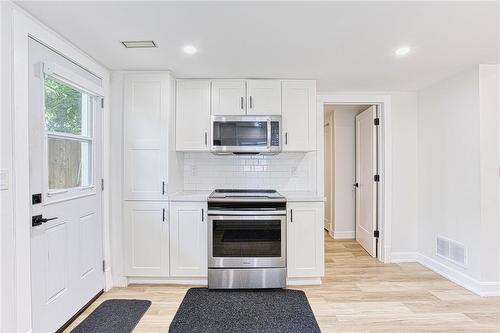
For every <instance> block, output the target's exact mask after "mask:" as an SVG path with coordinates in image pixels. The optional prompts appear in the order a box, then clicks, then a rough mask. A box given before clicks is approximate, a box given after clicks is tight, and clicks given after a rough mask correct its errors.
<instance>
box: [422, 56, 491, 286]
mask: <svg viewBox="0 0 500 333" xmlns="http://www.w3.org/2000/svg"><path fill="white" fill-rule="evenodd" d="M499 95H500V66H498V65H478V66H475V67H474V68H471V69H469V70H466V71H464V72H461V73H459V74H456V75H454V76H452V77H450V78H448V79H445V80H443V81H440V82H438V83H436V84H434V85H433V86H431V87H428V88H426V89H424V90H422V91H421V92H419V111H418V126H419V127H418V131H419V132H418V152H419V153H418V170H419V194H418V196H419V198H418V200H419V208H418V213H419V214H418V218H419V224H418V251H419V256H420V257H421V261H423V262H424V263H425V264H427V265H428V266H430V267H431V268H433V269H435V270H437V271H438V272H440V273H441V274H443V275H446V276H448V277H450V278H452V279H454V280H455V281H456V282H458V283H460V284H462V285H464V286H466V287H467V288H469V289H472V290H474V291H475V292H477V293H480V294H483V295H491V294H497V295H500V245H499V244H500V224H499V222H498V221H499V211H498V209H499V195H498V193H499V186H500V184H499V169H498V168H499V165H500V164H499V159H500V149H499V147H500V144H499V134H498V132H499V130H500V124H499V109H500V102H499V99H500V97H499ZM437 236H444V237H446V238H449V239H452V240H455V241H458V242H460V243H462V244H464V245H465V247H466V251H467V262H466V264H465V266H461V265H457V264H455V263H453V262H451V261H448V260H446V259H442V258H440V257H438V256H436V254H435V252H436V237H437Z"/></svg>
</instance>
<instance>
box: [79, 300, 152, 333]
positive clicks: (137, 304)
mask: <svg viewBox="0 0 500 333" xmlns="http://www.w3.org/2000/svg"><path fill="white" fill-rule="evenodd" d="M150 305H151V302H150V301H143V300H137V299H110V300H107V301H104V302H102V304H101V305H99V306H98V307H97V308H96V309H95V310H94V311H92V313H91V314H90V315H89V316H88V317H87V318H85V319H84V320H83V321H82V322H81V323H80V324H79V325H78V326H77V327H75V328H74V329H73V330H72V331H71V332H72V333H127V332H129V333H130V332H132V330H133V329H134V328H135V326H136V325H137V323H138V322H139V320H140V319H141V318H142V316H143V315H144V313H145V312H146V311H147V310H148V308H149V306H150Z"/></svg>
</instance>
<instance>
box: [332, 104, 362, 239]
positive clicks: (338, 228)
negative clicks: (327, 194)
mask: <svg viewBox="0 0 500 333" xmlns="http://www.w3.org/2000/svg"><path fill="white" fill-rule="evenodd" d="M333 108H334V110H333V112H332V114H333V147H332V150H333V155H334V156H333V161H334V162H333V164H334V167H333V179H334V180H335V182H334V187H333V194H332V196H333V200H334V206H335V212H334V214H333V216H334V217H333V220H334V221H335V227H334V230H333V237H334V238H335V239H353V238H355V230H356V214H355V212H356V191H355V188H354V187H353V184H354V183H355V182H356V123H355V119H356V115H357V114H358V113H359V111H358V110H351V109H347V110H344V109H342V107H340V108H339V109H335V106H333Z"/></svg>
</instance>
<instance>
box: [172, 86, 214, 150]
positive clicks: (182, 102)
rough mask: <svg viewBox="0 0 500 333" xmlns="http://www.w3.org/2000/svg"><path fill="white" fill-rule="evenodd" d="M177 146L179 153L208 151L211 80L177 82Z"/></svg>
mask: <svg viewBox="0 0 500 333" xmlns="http://www.w3.org/2000/svg"><path fill="white" fill-rule="evenodd" d="M175 119H176V123H175V124H176V125H175V138H176V140H175V144H176V150H178V151H208V148H209V144H208V138H209V134H210V80H177V99H176V109H175Z"/></svg>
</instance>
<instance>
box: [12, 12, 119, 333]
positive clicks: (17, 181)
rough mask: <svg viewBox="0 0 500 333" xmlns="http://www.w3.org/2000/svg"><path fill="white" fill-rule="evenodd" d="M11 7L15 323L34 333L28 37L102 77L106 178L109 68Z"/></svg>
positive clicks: (107, 278) (107, 279)
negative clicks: (32, 325)
mask: <svg viewBox="0 0 500 333" xmlns="http://www.w3.org/2000/svg"><path fill="white" fill-rule="evenodd" d="M10 6H11V9H12V10H11V14H12V16H11V19H12V56H13V59H15V61H14V62H13V72H12V86H13V105H12V115H13V128H14V131H13V132H14V133H13V142H14V144H13V145H14V154H13V170H12V177H13V185H12V188H13V196H14V205H13V206H14V211H13V216H14V218H13V223H14V232H13V234H14V235H13V237H14V244H15V246H14V249H13V252H14V253H13V256H14V258H15V259H14V262H15V267H14V277H13V278H14V281H16V284H15V287H14V289H15V295H16V299H15V301H16V303H15V304H14V305H13V306H14V313H15V319H14V321H15V327H16V331H18V332H29V331H31V320H32V319H31V317H32V316H31V314H32V308H31V305H32V304H31V258H30V240H31V237H30V234H31V225H30V223H29V220H30V215H31V204H30V200H29V198H30V190H29V177H27V176H26V175H29V137H28V133H29V129H28V84H29V75H28V66H29V58H28V38H29V37H32V38H34V39H36V40H38V41H40V42H42V43H43V44H45V45H46V46H48V47H49V48H51V49H54V50H57V51H58V52H59V53H60V54H61V55H63V56H65V57H66V58H68V59H71V60H72V61H74V62H75V63H77V64H79V65H80V66H82V67H83V68H85V69H87V70H88V71H90V72H92V73H93V74H95V75H96V76H98V77H100V78H101V79H102V89H103V91H104V93H103V96H104V101H105V104H104V108H103V118H104V119H103V123H102V131H103V136H102V140H103V142H102V156H103V159H102V163H103V165H102V170H103V178H105V179H109V173H110V170H109V161H108V160H106V159H105V158H104V156H109V151H110V147H109V128H110V117H109V111H108V110H109V102H108V100H109V71H108V69H106V68H105V67H103V66H101V65H100V64H98V63H96V62H95V61H94V60H93V59H92V58H90V57H89V56H87V55H86V54H85V53H84V52H82V51H81V50H79V49H78V48H77V47H75V46H74V45H73V44H71V43H69V42H68V41H66V40H65V39H63V38H62V37H60V36H59V35H58V34H57V33H55V32H54V31H52V30H51V29H49V28H47V27H46V26H45V25H43V24H42V23H40V22H39V21H38V20H36V19H35V18H33V17H32V16H31V15H30V14H28V13H26V12H25V11H24V10H23V9H21V8H20V7H19V6H17V5H15V4H12V3H11V4H10ZM102 200H103V214H102V216H103V249H104V258H105V260H106V262H111V260H110V253H109V249H110V246H109V191H105V192H104V193H103V196H102ZM111 286H112V280H111V272H110V268H107V269H106V272H105V288H106V290H108V289H109V288H111Z"/></svg>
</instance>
